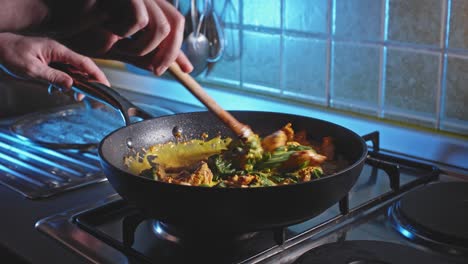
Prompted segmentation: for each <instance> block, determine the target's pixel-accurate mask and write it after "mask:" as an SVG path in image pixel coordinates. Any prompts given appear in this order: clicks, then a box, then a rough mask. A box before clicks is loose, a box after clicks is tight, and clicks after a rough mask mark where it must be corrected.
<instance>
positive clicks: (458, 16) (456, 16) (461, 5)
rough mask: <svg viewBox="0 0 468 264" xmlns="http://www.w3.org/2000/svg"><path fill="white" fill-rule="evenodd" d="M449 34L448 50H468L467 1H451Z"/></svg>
mask: <svg viewBox="0 0 468 264" xmlns="http://www.w3.org/2000/svg"><path fill="white" fill-rule="evenodd" d="M450 12H451V15H452V16H451V18H450V32H449V47H450V48H462V49H467V48H468V26H467V25H468V23H467V21H468V1H466V0H452V2H451V9H450Z"/></svg>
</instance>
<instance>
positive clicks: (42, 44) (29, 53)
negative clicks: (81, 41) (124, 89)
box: [0, 33, 110, 89]
mask: <svg viewBox="0 0 468 264" xmlns="http://www.w3.org/2000/svg"><path fill="white" fill-rule="evenodd" d="M54 62H59V63H65V64H69V65H71V66H73V67H74V68H76V70H77V71H79V72H82V73H83V74H86V75H88V76H89V77H90V79H92V80H95V81H97V82H101V83H103V84H106V85H109V86H110V84H109V81H108V80H107V78H106V76H105V75H104V73H103V72H102V71H101V70H100V69H99V68H98V67H97V66H96V64H95V63H94V62H93V61H92V60H91V59H90V58H88V57H85V56H83V55H80V54H78V53H76V52H74V51H72V50H70V49H68V48H67V47H65V46H63V45H62V44H60V43H58V42H56V41H54V40H51V39H48V38H41V37H25V36H21V35H16V34H12V33H1V34H0V67H1V68H2V69H4V70H5V71H6V72H7V73H9V74H11V75H13V76H15V77H18V78H23V79H34V80H39V81H43V82H48V83H50V84H53V85H54V86H56V87H60V88H64V89H70V88H71V86H72V84H73V79H72V77H70V76H69V75H68V74H66V73H65V72H63V71H60V70H57V69H54V68H52V67H50V66H49V64H50V63H54Z"/></svg>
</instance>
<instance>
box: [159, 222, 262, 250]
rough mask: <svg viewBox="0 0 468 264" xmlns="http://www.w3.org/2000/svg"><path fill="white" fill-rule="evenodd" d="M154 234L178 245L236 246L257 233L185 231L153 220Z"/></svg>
mask: <svg viewBox="0 0 468 264" xmlns="http://www.w3.org/2000/svg"><path fill="white" fill-rule="evenodd" d="M152 229H153V232H154V234H155V235H156V236H157V237H158V238H160V239H162V240H166V241H170V242H172V243H175V244H179V245H185V244H187V245H194V244H196V243H199V242H200V241H208V242H211V243H217V242H222V243H226V244H229V243H230V244H231V245H232V244H236V243H240V242H243V241H246V240H248V239H251V238H253V237H254V236H256V235H257V234H258V232H250V233H236V234H231V233H227V234H225V233H208V232H198V231H195V232H194V231H191V232H189V231H186V230H185V229H183V228H179V227H177V226H174V225H170V224H166V223H163V222H161V221H157V220H154V221H153V224H152Z"/></svg>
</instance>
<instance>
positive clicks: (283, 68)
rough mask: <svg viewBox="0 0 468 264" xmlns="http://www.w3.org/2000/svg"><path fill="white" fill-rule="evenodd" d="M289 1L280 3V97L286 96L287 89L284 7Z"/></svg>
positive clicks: (283, 0) (282, 0)
mask: <svg viewBox="0 0 468 264" xmlns="http://www.w3.org/2000/svg"><path fill="white" fill-rule="evenodd" d="M285 1H287V0H281V1H280V28H281V33H280V61H279V64H280V66H279V67H280V69H279V70H280V71H279V90H280V96H283V95H284V89H285V87H286V85H285V80H284V76H285V71H286V66H285V65H284V61H285V60H284V19H285V17H284V16H285V11H284V6H285V4H286V2H285Z"/></svg>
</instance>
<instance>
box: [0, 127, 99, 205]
mask: <svg viewBox="0 0 468 264" xmlns="http://www.w3.org/2000/svg"><path fill="white" fill-rule="evenodd" d="M104 180H107V179H106V177H105V176H104V174H103V173H101V167H100V165H99V158H98V156H97V153H96V151H93V150H91V151H83V152H77V151H73V150H52V149H48V148H45V147H40V146H37V145H34V144H31V143H30V142H29V141H26V140H22V139H19V138H17V137H15V136H14V135H12V134H11V133H10V131H9V130H8V127H1V126H0V183H2V184H4V185H6V186H8V187H9V188H11V189H13V190H15V191H17V192H19V193H21V194H22V195H24V196H25V197H27V198H30V199H38V198H45V197H49V196H52V195H54V194H57V193H61V192H64V191H67V190H71V189H76V188H79V187H83V186H85V185H88V184H92V183H97V182H101V181H104Z"/></svg>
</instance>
